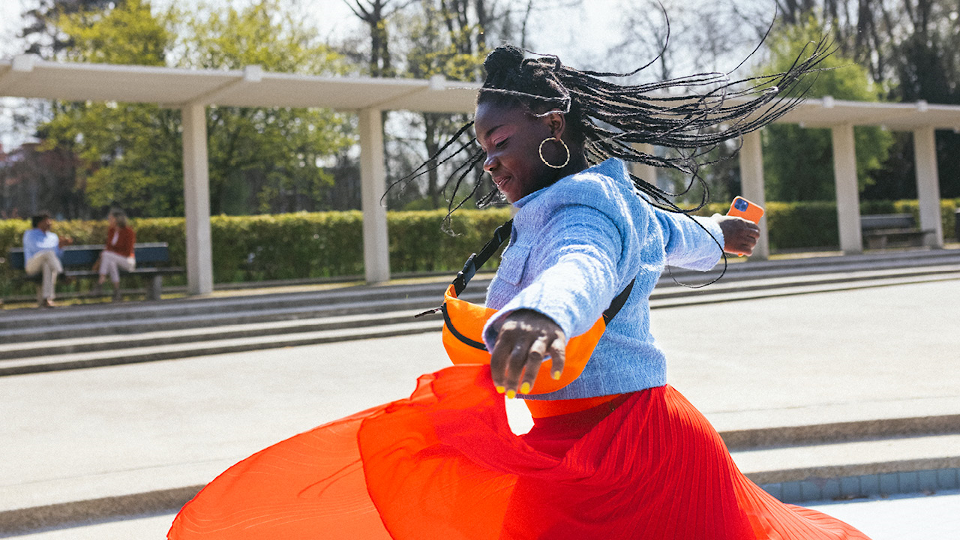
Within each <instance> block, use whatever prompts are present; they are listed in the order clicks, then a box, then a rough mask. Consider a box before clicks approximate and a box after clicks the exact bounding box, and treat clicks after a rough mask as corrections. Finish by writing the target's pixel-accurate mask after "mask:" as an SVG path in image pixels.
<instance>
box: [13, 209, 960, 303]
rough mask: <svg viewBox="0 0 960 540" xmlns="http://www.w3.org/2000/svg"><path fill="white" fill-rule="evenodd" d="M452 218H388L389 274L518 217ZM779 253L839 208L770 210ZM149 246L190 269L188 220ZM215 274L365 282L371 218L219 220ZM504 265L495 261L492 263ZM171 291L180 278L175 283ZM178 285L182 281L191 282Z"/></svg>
mask: <svg viewBox="0 0 960 540" xmlns="http://www.w3.org/2000/svg"><path fill="white" fill-rule="evenodd" d="M958 206H960V199H954V200H943V201H941V209H942V217H943V231H944V237H945V238H946V239H947V240H953V241H957V239H956V238H955V233H954V231H955V228H954V227H955V225H954V223H955V214H954V212H955V211H956V209H957V207H958ZM726 210H727V205H723V204H712V205H709V206H708V207H707V208H705V209H704V211H703V212H702V213H703V214H705V215H710V214H712V213H714V212H718V213H725V212H726ZM861 213H862V214H864V215H866V214H878V213H913V214H914V215H917V214H918V207H917V201H881V202H874V201H869V202H864V203H863V204H862V205H861ZM445 215H446V212H445V211H443V210H436V211H422V212H389V213H388V214H387V220H388V230H389V235H390V267H391V270H392V271H393V272H398V273H401V272H456V271H457V270H459V269H460V268H461V267H462V265H463V261H464V260H465V259H466V257H467V256H468V255H469V254H470V253H472V252H475V251H477V250H479V249H480V248H481V247H482V246H483V245H484V243H486V241H487V240H488V239H489V236H490V234H491V233H492V232H493V230H494V229H495V228H496V227H497V226H498V225H500V224H501V223H503V222H504V221H506V220H507V219H509V217H510V211H509V209H507V208H495V209H489V210H483V211H479V210H460V211H458V212H457V213H456V214H455V215H454V219H453V228H454V230H455V231H456V232H457V234H458V235H457V236H449V235H447V234H445V233H443V232H442V231H441V230H440V224H441V222H442V220H443V217H444V216H445ZM767 221H768V224H769V227H770V245H771V250H772V251H774V252H776V251H785V250H801V249H824V248H835V247H836V246H837V245H838V244H839V241H838V233H837V213H836V205H835V204H834V203H832V202H807V203H778V202H771V203H768V204H767ZM131 226H132V227H134V229H135V230H136V231H137V240H138V241H140V242H167V243H168V244H169V245H170V257H171V264H172V265H175V266H185V265H186V245H185V242H186V240H185V230H184V220H183V218H156V219H133V220H131ZM27 228H29V221H28V220H0V257H3V258H4V260H3V263H2V264H0V296H3V297H6V296H12V295H31V294H33V286H32V285H31V284H21V285H20V286H19V287H18V286H17V281H16V280H15V279H14V277H15V272H14V271H13V270H12V269H11V268H10V267H9V265H8V264H7V263H6V260H5V257H6V253H7V251H8V250H9V249H10V248H11V247H15V246H20V245H21V238H22V237H23V233H24V231H26V230H27ZM106 229H107V226H106V222H105V221H63V222H57V223H56V224H55V226H54V230H55V231H56V232H57V234H60V235H62V236H70V237H72V238H73V239H74V241H75V242H76V243H78V244H102V243H103V241H104V238H105V237H106ZM210 232H211V237H212V241H213V275H214V277H215V279H216V282H217V283H228V282H240V281H270V280H283V279H302V278H327V277H346V276H361V275H362V274H363V218H362V214H361V213H360V212H358V211H350V212H318V213H306V212H300V213H296V214H282V215H263V216H240V217H235V216H215V217H213V218H211V220H210ZM488 264H489V265H490V268H495V266H494V265H495V264H496V260H495V259H494V260H491V261H490V262H489V263H488ZM169 281H170V282H171V284H177V283H178V280H177V279H175V278H171V279H170V280H169ZM179 283H181V284H182V283H183V280H182V278H181V279H180V280H179Z"/></svg>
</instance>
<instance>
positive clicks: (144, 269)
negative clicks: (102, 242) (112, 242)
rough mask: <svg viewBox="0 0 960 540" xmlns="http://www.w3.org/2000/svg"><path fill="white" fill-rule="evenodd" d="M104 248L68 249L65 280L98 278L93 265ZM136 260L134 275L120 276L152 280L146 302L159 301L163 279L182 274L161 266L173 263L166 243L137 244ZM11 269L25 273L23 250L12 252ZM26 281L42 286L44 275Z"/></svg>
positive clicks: (64, 271) (65, 260) (25, 277)
mask: <svg viewBox="0 0 960 540" xmlns="http://www.w3.org/2000/svg"><path fill="white" fill-rule="evenodd" d="M103 250H104V246H92V245H83V246H65V247H64V248H63V256H62V257H61V258H60V262H61V263H62V264H63V274H61V275H63V276H65V277H67V278H75V279H85V278H97V276H98V273H97V272H95V271H93V269H92V268H93V263H95V262H96V261H97V258H99V257H100V252H102V251H103ZM133 250H134V257H135V258H136V259H137V267H136V268H134V269H133V271H132V272H124V271H123V270H121V271H120V275H121V276H125V275H131V276H139V277H141V278H144V279H147V280H149V285H148V287H147V298H148V299H150V300H159V299H160V293H161V291H162V289H163V276H164V275H167V274H182V273H183V272H184V269H183V268H179V267H168V266H162V265H164V264H166V263H169V262H170V250H169V248H168V247H167V244H166V242H147V243H138V244H136V245H135V246H134V247H133ZM7 260H9V261H10V266H12V267H13V268H14V269H17V270H21V271H22V270H23V267H24V258H23V248H12V249H11V250H10V256H9V257H8V258H7ZM23 279H25V280H29V281H35V282H37V283H40V281H41V280H42V279H43V276H42V274H41V273H38V274H34V275H32V276H28V275H26V274H23Z"/></svg>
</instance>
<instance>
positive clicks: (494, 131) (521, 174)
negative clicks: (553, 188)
mask: <svg viewBox="0 0 960 540" xmlns="http://www.w3.org/2000/svg"><path fill="white" fill-rule="evenodd" d="M474 122H475V123H474V127H475V128H476V130H477V141H478V142H479V143H480V147H481V148H483V151H484V152H486V154H487V159H486V161H484V162H483V170H485V171H487V172H488V173H490V176H491V177H493V182H494V184H496V185H497V189H499V190H500V192H501V193H503V194H504V196H505V197H506V198H507V200H508V201H510V202H511V203H513V202H516V201H518V200H520V199H521V198H523V197H524V196H526V195H529V194H531V193H533V192H534V191H537V190H538V189H541V188H544V187H546V186H548V185H550V184H551V183H552V181H553V180H555V179H556V176H557V175H556V172H555V171H554V170H552V169H549V168H548V167H547V166H546V165H545V164H544V163H543V161H541V160H540V154H539V148H540V143H541V142H543V140H544V139H546V138H549V137H551V136H552V133H551V128H550V124H549V120H548V119H547V118H546V117H545V118H537V117H535V116H533V115H531V114H529V113H527V112H526V110H525V109H523V108H521V107H503V106H497V105H494V104H492V103H490V102H484V103H480V104H479V105H477V114H476V117H475V119H474Z"/></svg>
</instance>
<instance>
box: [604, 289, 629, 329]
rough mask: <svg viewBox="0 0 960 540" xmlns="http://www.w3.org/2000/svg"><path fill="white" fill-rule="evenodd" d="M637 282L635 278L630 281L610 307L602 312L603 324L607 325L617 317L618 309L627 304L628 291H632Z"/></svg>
mask: <svg viewBox="0 0 960 540" xmlns="http://www.w3.org/2000/svg"><path fill="white" fill-rule="evenodd" d="M636 282H637V278H633V279H631V280H630V283H629V284H627V286H626V287H624V288H623V290H622V291H620V294H618V295H617V296H616V298H614V299H613V300H612V301H611V302H610V307H608V308H607V309H606V310H605V311H604V312H603V323H604V324H607V325H609V324H610V321H612V320H613V318H614V317H616V316H617V313H620V308H622V307H623V305H624V304H626V303H627V298H630V291H632V290H633V284H634V283H636Z"/></svg>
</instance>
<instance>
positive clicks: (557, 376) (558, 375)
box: [553, 371, 560, 380]
mask: <svg viewBox="0 0 960 540" xmlns="http://www.w3.org/2000/svg"><path fill="white" fill-rule="evenodd" d="M558 379H560V372H559V371H554V372H553V380H558Z"/></svg>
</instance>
